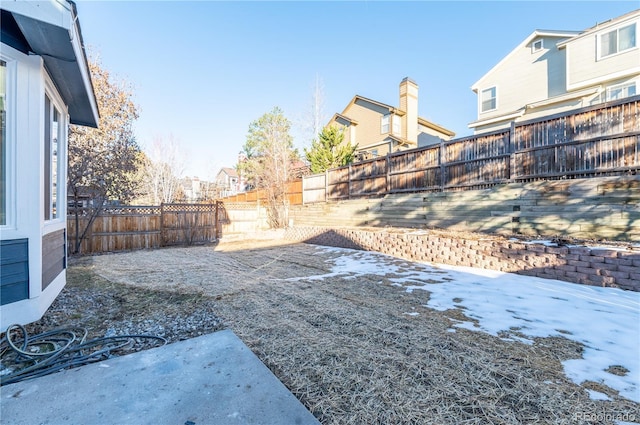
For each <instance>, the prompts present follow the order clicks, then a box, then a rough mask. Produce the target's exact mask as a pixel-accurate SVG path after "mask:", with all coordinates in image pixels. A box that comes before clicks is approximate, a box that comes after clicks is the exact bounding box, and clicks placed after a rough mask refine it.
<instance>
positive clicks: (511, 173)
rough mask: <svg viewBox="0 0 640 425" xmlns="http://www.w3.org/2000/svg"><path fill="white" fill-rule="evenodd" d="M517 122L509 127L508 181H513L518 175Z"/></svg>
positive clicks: (512, 122)
mask: <svg viewBox="0 0 640 425" xmlns="http://www.w3.org/2000/svg"><path fill="white" fill-rule="evenodd" d="M515 138H516V122H515V120H514V121H511V127H509V140H508V142H507V143H508V144H509V146H508V149H509V151H508V152H509V166H508V167H507V179H508V180H509V181H512V179H513V177H515V176H516V175H517V174H518V173H517V172H516V165H517V164H516V140H515Z"/></svg>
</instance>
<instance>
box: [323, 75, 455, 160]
mask: <svg viewBox="0 0 640 425" xmlns="http://www.w3.org/2000/svg"><path fill="white" fill-rule="evenodd" d="M331 125H337V126H339V127H341V128H342V129H343V130H344V140H345V143H351V144H354V145H357V146H358V147H357V150H356V154H357V155H358V158H359V159H368V158H375V157H376V156H381V155H386V154H387V153H389V152H395V151H399V150H405V149H411V148H416V147H419V146H428V145H431V144H435V143H440V141H441V140H450V139H451V138H452V137H453V136H454V135H455V133H454V132H453V131H450V130H447V129H446V128H444V127H441V126H439V125H437V124H434V123H432V122H430V121H427V120H426V119H424V118H422V117H419V116H418V85H417V84H416V83H415V82H414V81H412V80H411V79H409V78H405V79H403V80H402V82H400V102H399V107H397V108H396V107H394V106H391V105H387V104H385V103H381V102H378V101H375V100H372V99H368V98H366V97H363V96H360V95H356V96H354V97H353V99H351V102H349V104H348V105H347V107H346V108H344V111H342V113H340V114H338V113H336V114H335V115H334V116H333V117H332V118H331V120H330V121H329V122H328V123H327V126H331Z"/></svg>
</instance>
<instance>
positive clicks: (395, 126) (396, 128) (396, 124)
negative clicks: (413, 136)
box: [391, 115, 402, 136]
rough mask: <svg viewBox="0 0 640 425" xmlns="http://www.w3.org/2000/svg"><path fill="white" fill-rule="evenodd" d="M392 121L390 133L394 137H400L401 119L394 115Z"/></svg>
mask: <svg viewBox="0 0 640 425" xmlns="http://www.w3.org/2000/svg"><path fill="white" fill-rule="evenodd" d="M392 120H393V122H392V123H391V124H392V127H391V131H392V132H393V134H395V135H396V136H400V135H401V134H402V118H401V117H400V115H394V116H393V118H392Z"/></svg>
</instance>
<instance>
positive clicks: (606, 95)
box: [602, 81, 638, 102]
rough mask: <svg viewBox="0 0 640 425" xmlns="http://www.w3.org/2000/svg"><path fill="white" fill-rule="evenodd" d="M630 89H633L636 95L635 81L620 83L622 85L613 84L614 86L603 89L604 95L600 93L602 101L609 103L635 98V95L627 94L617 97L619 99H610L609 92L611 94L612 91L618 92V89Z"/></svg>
mask: <svg viewBox="0 0 640 425" xmlns="http://www.w3.org/2000/svg"><path fill="white" fill-rule="evenodd" d="M630 87H633V88H634V91H635V92H636V94H637V93H638V91H637V88H638V87H637V85H636V82H635V81H630V82H627V83H622V84H614V85H612V86H609V87H607V88H606V89H605V91H604V93H602V95H603V96H604V101H605V102H610V101H612V100H618V99H624V98H625V97H629V96H635V94H633V95H628V94H627V95H624V96H622V97H619V98H616V99H612V98H611V92H612V91H613V90H620V89H622V90H624V89H627V88H630ZM627 92H628V91H627Z"/></svg>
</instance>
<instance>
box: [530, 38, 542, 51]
mask: <svg viewBox="0 0 640 425" xmlns="http://www.w3.org/2000/svg"><path fill="white" fill-rule="evenodd" d="M542 47H543V46H542V39H540V40H536V41H534V42H533V44H532V45H531V53H535V52H539V51H540V50H542Z"/></svg>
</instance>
